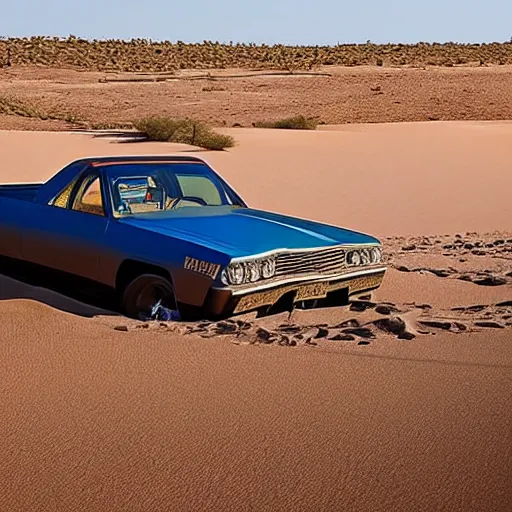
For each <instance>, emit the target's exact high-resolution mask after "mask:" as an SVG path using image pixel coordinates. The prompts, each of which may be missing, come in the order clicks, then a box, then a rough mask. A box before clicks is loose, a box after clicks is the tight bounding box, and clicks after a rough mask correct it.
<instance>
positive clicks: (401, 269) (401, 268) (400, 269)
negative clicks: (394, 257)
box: [395, 265, 411, 272]
mask: <svg viewBox="0 0 512 512" xmlns="http://www.w3.org/2000/svg"><path fill="white" fill-rule="evenodd" d="M395 269H396V270H398V272H410V271H411V270H410V269H409V268H407V267H406V266H405V265H398V266H397V267H395Z"/></svg>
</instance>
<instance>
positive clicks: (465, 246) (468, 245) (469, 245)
mask: <svg viewBox="0 0 512 512" xmlns="http://www.w3.org/2000/svg"><path fill="white" fill-rule="evenodd" d="M463 247H464V249H473V247H475V245H474V244H472V243H471V242H466V243H465V244H464V246H463Z"/></svg>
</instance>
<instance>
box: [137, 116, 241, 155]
mask: <svg viewBox="0 0 512 512" xmlns="http://www.w3.org/2000/svg"><path fill="white" fill-rule="evenodd" d="M133 126H134V127H135V129H136V130H137V131H139V132H141V133H143V134H144V135H145V136H146V137H147V139H148V140H151V141H157V142H178V143H181V144H190V145H191V146H198V147H201V148H204V149H210V150H214V151H220V150H222V149H225V148H231V147H233V146H234V145H235V140H234V139H233V137H231V136H230V135H223V134H221V133H218V132H216V131H215V130H213V128H211V127H210V126H208V125H207V124H205V123H202V122H200V121H194V120H192V119H172V118H169V117H147V118H145V119H139V120H137V121H134V122H133Z"/></svg>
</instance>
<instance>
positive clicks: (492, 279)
mask: <svg viewBox="0 0 512 512" xmlns="http://www.w3.org/2000/svg"><path fill="white" fill-rule="evenodd" d="M473 283H475V284H478V285H480V286H501V285H503V284H507V280H506V279H505V278H504V277H498V276H487V277H484V278H482V279H475V280H474V281H473Z"/></svg>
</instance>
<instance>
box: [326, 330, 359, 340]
mask: <svg viewBox="0 0 512 512" xmlns="http://www.w3.org/2000/svg"><path fill="white" fill-rule="evenodd" d="M329 339H330V340H332V341H354V340H355V339H356V338H355V337H354V336H352V334H345V333H342V332H340V333H339V334H336V335H335V336H333V337H332V338H329Z"/></svg>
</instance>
